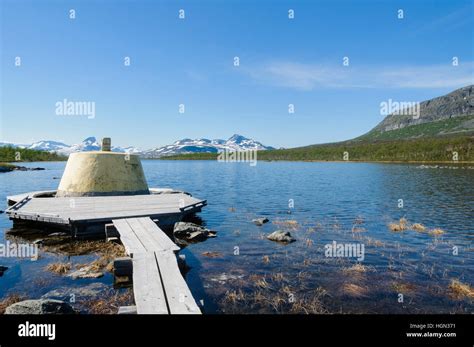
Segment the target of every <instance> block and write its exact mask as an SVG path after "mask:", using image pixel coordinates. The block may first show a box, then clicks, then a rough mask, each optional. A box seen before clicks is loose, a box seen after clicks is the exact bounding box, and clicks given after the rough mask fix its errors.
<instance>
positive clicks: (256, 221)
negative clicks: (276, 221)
mask: <svg viewBox="0 0 474 347" xmlns="http://www.w3.org/2000/svg"><path fill="white" fill-rule="evenodd" d="M252 222H253V223H254V224H255V225H258V226H262V225H264V224H265V223H268V222H269V219H268V218H266V217H263V218H255V219H252Z"/></svg>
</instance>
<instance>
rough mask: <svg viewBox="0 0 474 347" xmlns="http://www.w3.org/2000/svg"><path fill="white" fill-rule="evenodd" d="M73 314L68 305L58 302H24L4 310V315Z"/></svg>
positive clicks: (42, 300) (49, 300) (45, 300)
mask: <svg viewBox="0 0 474 347" xmlns="http://www.w3.org/2000/svg"><path fill="white" fill-rule="evenodd" d="M71 313H75V311H74V310H73V309H72V307H71V306H69V304H67V303H65V302H64V301H60V300H51V299H39V300H24V301H20V302H17V303H14V304H12V305H10V306H8V307H7V308H6V309H5V314H71Z"/></svg>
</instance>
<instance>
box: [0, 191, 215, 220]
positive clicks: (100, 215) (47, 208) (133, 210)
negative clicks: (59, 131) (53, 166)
mask: <svg viewBox="0 0 474 347" xmlns="http://www.w3.org/2000/svg"><path fill="white" fill-rule="evenodd" d="M20 198H21V199H20ZM8 199H9V201H16V203H15V204H14V205H13V206H10V207H9V208H8V209H7V210H6V211H5V213H6V214H7V215H8V216H9V217H10V218H11V219H13V220H15V219H17V220H30V221H38V222H45V223H52V224H58V225H73V224H80V223H102V222H103V223H107V222H109V223H110V222H111V221H112V220H113V219H118V218H134V217H151V218H156V219H163V218H164V217H166V216H168V217H170V216H176V217H177V218H179V217H180V216H183V215H186V214H189V213H195V212H200V211H201V208H202V207H203V206H205V205H206V200H200V199H196V198H194V197H192V196H191V195H189V194H187V193H183V192H172V193H170V192H166V193H162V194H159V193H153V194H150V195H124V196H94V197H65V198H56V197H37V196H35V194H25V195H22V196H17V197H9V198H8ZM14 199H17V200H14Z"/></svg>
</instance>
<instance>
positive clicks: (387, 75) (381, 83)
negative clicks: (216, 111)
mask: <svg viewBox="0 0 474 347" xmlns="http://www.w3.org/2000/svg"><path fill="white" fill-rule="evenodd" d="M246 73H247V74H248V75H249V76H250V77H251V78H253V79H254V80H256V81H257V82H259V83H263V84H268V85H272V86H279V87H286V88H292V89H298V90H313V89H318V88H344V89H347V88H457V87H462V86H466V85H469V84H473V83H474V62H462V61H460V62H459V65H458V66H452V64H451V63H450V62H449V63H446V64H444V65H428V66H363V67H360V66H359V67H353V66H352V65H350V66H347V67H345V66H342V64H341V66H331V65H323V64H301V63H294V62H282V61H279V62H270V63H266V64H263V65H261V66H259V67H257V68H254V69H248V70H246Z"/></svg>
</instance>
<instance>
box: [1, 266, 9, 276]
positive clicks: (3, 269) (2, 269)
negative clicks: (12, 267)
mask: <svg viewBox="0 0 474 347" xmlns="http://www.w3.org/2000/svg"><path fill="white" fill-rule="evenodd" d="M7 270H8V267H7V266H3V265H0V277H2V276H3V273H4V272H5V271H7Z"/></svg>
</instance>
